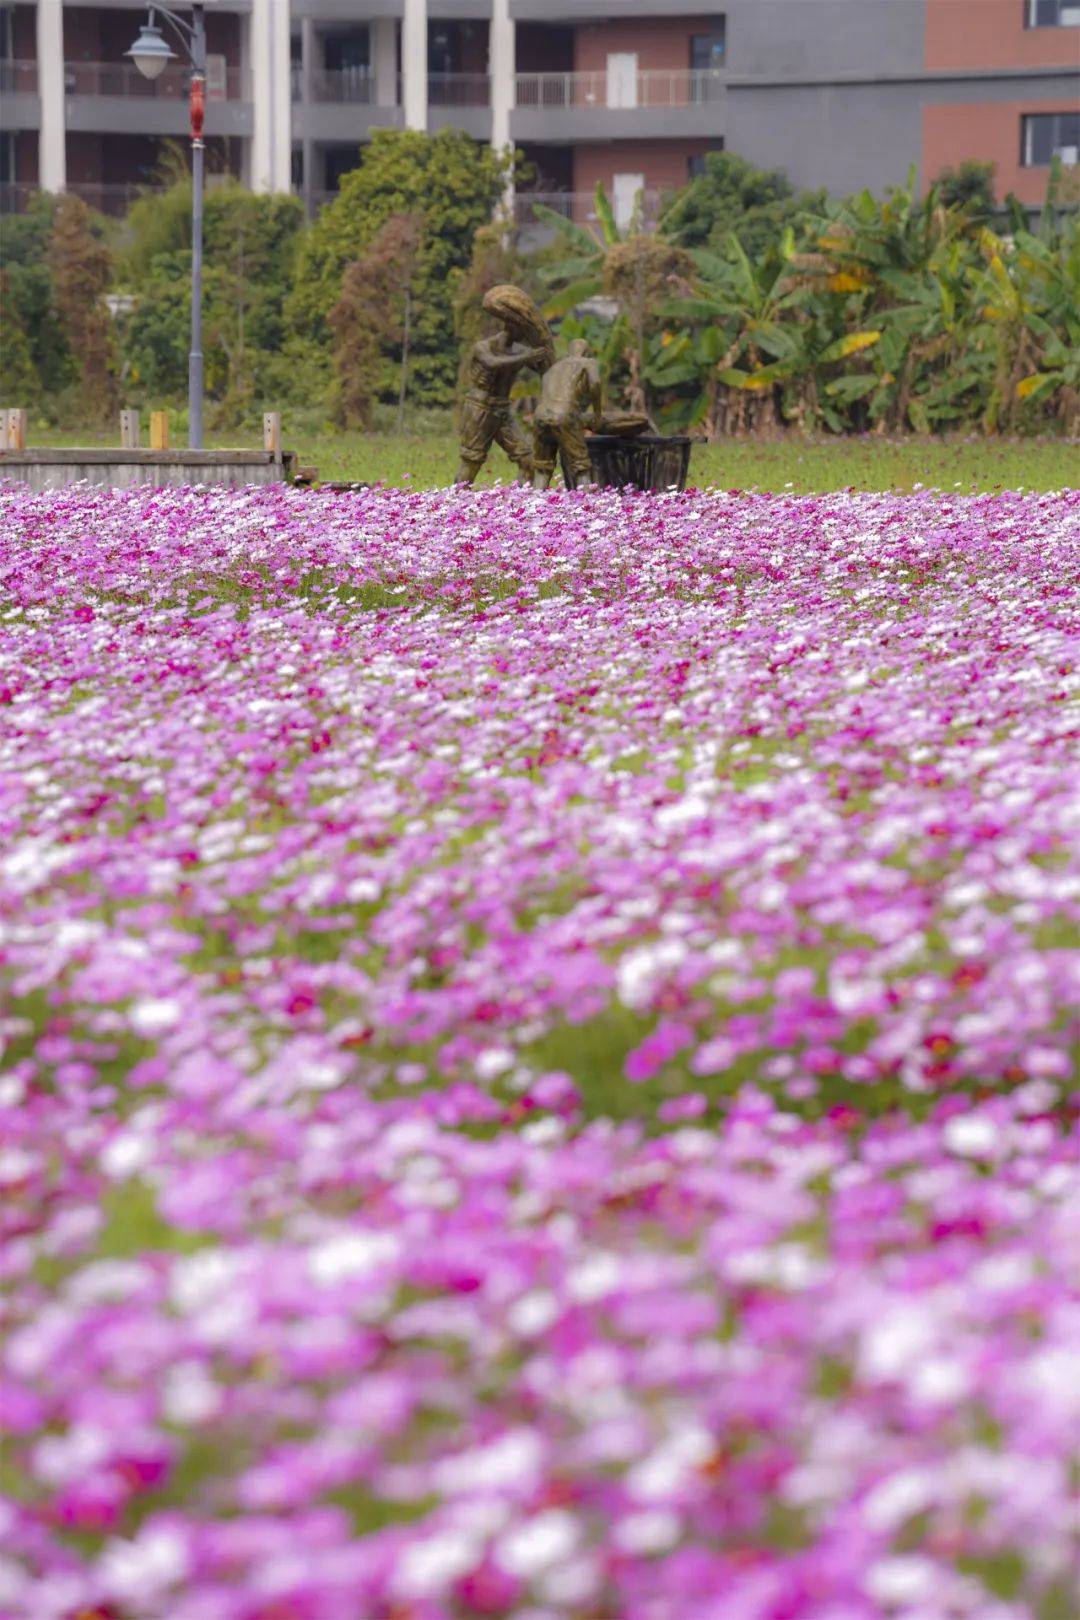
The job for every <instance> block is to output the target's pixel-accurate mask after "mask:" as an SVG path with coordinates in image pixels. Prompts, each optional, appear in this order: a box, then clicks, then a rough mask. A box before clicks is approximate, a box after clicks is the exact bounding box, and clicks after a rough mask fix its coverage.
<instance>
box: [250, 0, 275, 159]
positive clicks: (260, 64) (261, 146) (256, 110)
mask: <svg viewBox="0 0 1080 1620" xmlns="http://www.w3.org/2000/svg"><path fill="white" fill-rule="evenodd" d="M272 4H273V0H251V22H250V25H249V34H248V38H249V42H250V53H249V54H250V61H251V107H252V120H253V123H252V134H251V189H252V191H273V189H274V183H273V173H272V156H271V153H272V131H273V127H274V79H273V72H272V57H271V40H272V35H273V26H272V23H271V20H270V7H271V5H272Z"/></svg>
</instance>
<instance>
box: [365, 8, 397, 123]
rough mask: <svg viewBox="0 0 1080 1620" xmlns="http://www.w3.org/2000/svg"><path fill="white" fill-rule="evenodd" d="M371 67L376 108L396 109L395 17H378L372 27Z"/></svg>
mask: <svg viewBox="0 0 1080 1620" xmlns="http://www.w3.org/2000/svg"><path fill="white" fill-rule="evenodd" d="M371 67H372V72H373V74H374V78H375V105H376V107H396V106H397V99H398V91H397V20H396V18H394V17H376V18H375V20H374V22H373V23H372V25H371Z"/></svg>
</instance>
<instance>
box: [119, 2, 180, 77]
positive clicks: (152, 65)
mask: <svg viewBox="0 0 1080 1620" xmlns="http://www.w3.org/2000/svg"><path fill="white" fill-rule="evenodd" d="M151 16H153V12H151ZM124 55H125V56H129V57H130V58H131V60H132V61H133V62H134V64H135V66H136V67H137V68H138V70H139V72H140V73H141V74H142V76H143V78H144V79H159V78H160V77H161V75H162V74H163V73H164V71H165V69H166V67H167V66H168V64H169V63H170V62H171V61H173V60H174V58H175V55H176V53H175V52H174V51H170V49H169V47H168V46H167V45H166V43H165V41H164V40H163V39H162V37H161V29H160V28H155V27H154V24H153V23H149V22H148V23H143V26H142V27H141V28H140V29H139V37H138V39H137V40H136V41H135V43H134V45H132V47H131V49H130V50H127V51H125V52H124Z"/></svg>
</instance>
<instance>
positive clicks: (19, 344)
mask: <svg viewBox="0 0 1080 1620" xmlns="http://www.w3.org/2000/svg"><path fill="white" fill-rule="evenodd" d="M40 397H41V384H40V380H39V378H38V374H37V372H36V371H35V369H34V357H33V355H32V354H31V352H30V340H29V338H28V337H27V335H26V329H25V327H24V326H23V324H22V321H21V319H20V318H19V312H18V309H17V308H16V307H15V305H14V302H13V299H12V296H11V276H10V274H9V273H8V271H7V270H0V399H2V400H7V401H9V402H12V401H17V402H18V403H19V404H20V405H22V406H27V405H36V404H37V403H38V400H39V399H40Z"/></svg>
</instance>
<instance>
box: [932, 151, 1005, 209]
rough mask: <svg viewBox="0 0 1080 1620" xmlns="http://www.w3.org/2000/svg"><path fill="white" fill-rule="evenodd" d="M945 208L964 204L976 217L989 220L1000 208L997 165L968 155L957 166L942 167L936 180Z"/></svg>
mask: <svg viewBox="0 0 1080 1620" xmlns="http://www.w3.org/2000/svg"><path fill="white" fill-rule="evenodd" d="M935 185H936V187H937V194H938V197H939V198H940V199H941V202H942V203H943V204H944V206H945V207H946V208H964V209H966V210H967V212H968V213H969V214H970V216H971V217H972V218H973V219H978V220H989V219H990V218H991V217H992V216H993V214H994V212H995V210H996V209H997V199H996V197H995V196H994V165H993V164H992V163H977V162H975V160H974V159H973V158H968V159H967V160H966V161H965V162H964V163H961V164H960V166H959V168H956V169H942V171H941V173H940V174H939V175H938V177H937V180H936V181H935Z"/></svg>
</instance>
